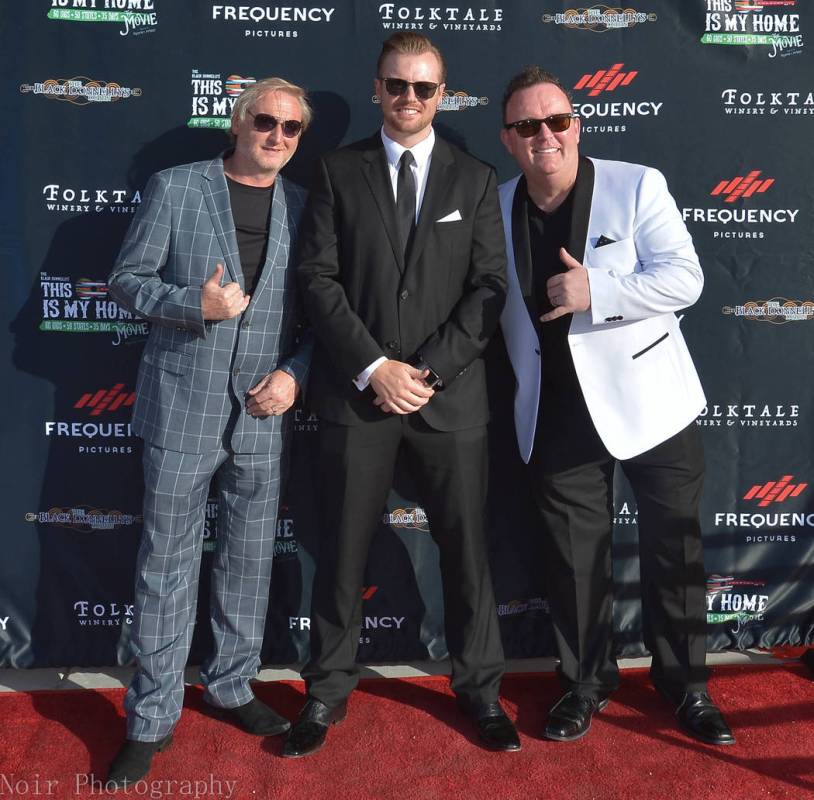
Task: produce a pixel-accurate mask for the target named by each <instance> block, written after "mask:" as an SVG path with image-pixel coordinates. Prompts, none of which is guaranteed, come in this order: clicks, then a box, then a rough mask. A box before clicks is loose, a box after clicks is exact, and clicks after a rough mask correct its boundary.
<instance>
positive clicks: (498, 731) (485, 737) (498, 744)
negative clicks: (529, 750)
mask: <svg viewBox="0 0 814 800" xmlns="http://www.w3.org/2000/svg"><path fill="white" fill-rule="evenodd" d="M469 713H470V714H471V715H472V716H473V717H474V718H475V721H476V722H477V723H478V734H479V735H480V738H481V740H482V741H483V742H484V743H485V744H486V746H487V747H488V748H489V749H490V750H500V751H503V752H510V751H513V750H519V749H520V738H519V737H518V735H517V729H516V728H515V727H514V723H513V722H512V721H511V720H510V719H509V718H508V717H507V716H506V712H505V711H504V710H503V708H502V707H501V705H500V703H481V704H480V705H476V706H470V707H469Z"/></svg>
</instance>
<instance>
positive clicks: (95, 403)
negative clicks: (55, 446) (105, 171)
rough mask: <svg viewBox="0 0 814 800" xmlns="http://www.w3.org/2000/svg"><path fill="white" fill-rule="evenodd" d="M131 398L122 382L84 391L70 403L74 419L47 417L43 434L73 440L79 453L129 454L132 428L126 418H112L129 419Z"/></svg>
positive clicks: (132, 444)
mask: <svg viewBox="0 0 814 800" xmlns="http://www.w3.org/2000/svg"><path fill="white" fill-rule="evenodd" d="M135 400H136V394H135V392H131V391H128V390H127V389H126V388H125V384H124V383H116V384H114V385H113V386H112V387H111V388H109V389H98V390H96V391H94V392H85V393H84V394H82V395H81V396H80V397H79V398H78V399H77V400H76V402H75V403H74V404H73V406H72V410H73V411H74V412H77V413H76V414H75V416H74V419H67V420H64V419H63V420H48V421H47V422H46V423H45V436H46V437H47V438H49V439H51V438H54V439H56V440H57V441H60V442H66V443H71V444H75V447H76V452H77V453H79V454H80V455H131V454H132V453H133V452H134V449H135V445H136V438H135V436H134V435H133V430H132V428H131V426H130V424H129V422H121V421H116V419H117V417H118V418H119V419H121V418H122V416H124V418H125V419H128V420H129V417H130V409H131V408H132V406H133V403H134V402H135ZM77 417H78V419H77Z"/></svg>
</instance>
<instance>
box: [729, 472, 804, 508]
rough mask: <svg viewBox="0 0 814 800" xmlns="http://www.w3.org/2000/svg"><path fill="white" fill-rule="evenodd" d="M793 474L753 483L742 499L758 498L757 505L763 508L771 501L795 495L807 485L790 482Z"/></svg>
mask: <svg viewBox="0 0 814 800" xmlns="http://www.w3.org/2000/svg"><path fill="white" fill-rule="evenodd" d="M793 477H794V476H793V475H784V476H783V477H782V478H780V480H779V481H767V482H766V483H762V484H760V483H759V484H755V485H754V486H753V487H752V488H751V489H750V490H749V491H748V492H747V493H746V494H745V495H744V496H743V499H744V500H760V502H759V503H758V507H760V508H765V507H766V506H768V505H771V504H772V503H782V502H783V501H784V500H786V498H788V497H797V496H798V495H800V494H802V493H803V492H804V491H805V490H806V488H807V487H808V484H807V483H798V484H796V485H795V484H793V483H791V479H792V478H793Z"/></svg>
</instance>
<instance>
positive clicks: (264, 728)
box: [213, 697, 291, 736]
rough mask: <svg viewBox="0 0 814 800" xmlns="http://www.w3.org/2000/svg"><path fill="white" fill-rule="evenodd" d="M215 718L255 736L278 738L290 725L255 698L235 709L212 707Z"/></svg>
mask: <svg viewBox="0 0 814 800" xmlns="http://www.w3.org/2000/svg"><path fill="white" fill-rule="evenodd" d="M213 708H214V709H215V713H216V714H217V716H219V717H222V718H224V719H227V720H229V722H232V723H233V724H235V725H237V727H238V728H241V729H242V730H244V731H246V733H252V734H254V735H255V736H278V735H279V734H281V733H285V732H286V731H287V730H288V729H289V728H290V727H291V723H290V722H289V721H288V720H287V719H286V718H285V717H281V716H280V715H279V714H278V713H277V712H276V711H275V710H274V709H273V708H269V707H268V706H267V705H266V704H265V703H262V702H261V701H260V700H258V699H257V698H256V697H253V698H252V699H251V700H249V702H248V703H245V704H244V705H242V706H237V707H236V708H221V707H219V706H213Z"/></svg>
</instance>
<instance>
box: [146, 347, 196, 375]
mask: <svg viewBox="0 0 814 800" xmlns="http://www.w3.org/2000/svg"><path fill="white" fill-rule="evenodd" d="M143 358H144V363H145V364H149V365H150V366H152V367H158V368H159V369H163V370H164V371H165V372H169V373H171V374H173V375H186V374H187V373H188V372H189V371H190V369H192V356H191V355H189V354H188V353H177V352H176V351H175V350H156V351H154V352H146V351H145V353H144V356H143Z"/></svg>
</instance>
